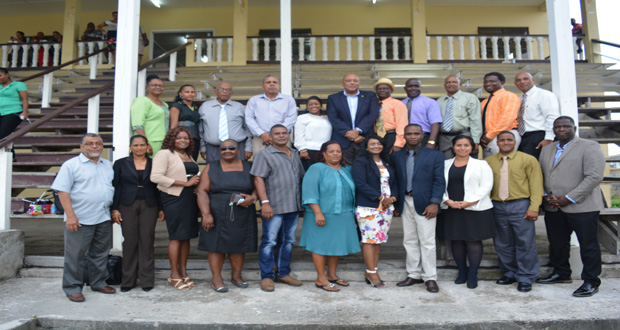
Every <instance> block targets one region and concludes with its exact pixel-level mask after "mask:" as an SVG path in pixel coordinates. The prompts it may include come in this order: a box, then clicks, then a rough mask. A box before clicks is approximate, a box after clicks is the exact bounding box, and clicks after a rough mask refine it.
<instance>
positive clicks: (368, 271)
mask: <svg viewBox="0 0 620 330" xmlns="http://www.w3.org/2000/svg"><path fill="white" fill-rule="evenodd" d="M376 273H377V271H376V270H369V269H366V274H376ZM364 278H365V279H366V284H368V285H372V286H373V287H375V288H377V289H385V288H387V285H386V284H385V282H383V281H381V279H379V282H377V283H372V281H371V280H370V279H369V278H368V277H366V276H364Z"/></svg>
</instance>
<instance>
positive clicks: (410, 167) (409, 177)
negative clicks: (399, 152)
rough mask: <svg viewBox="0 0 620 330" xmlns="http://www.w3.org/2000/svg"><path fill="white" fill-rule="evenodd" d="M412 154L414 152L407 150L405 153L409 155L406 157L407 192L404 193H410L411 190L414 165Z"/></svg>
mask: <svg viewBox="0 0 620 330" xmlns="http://www.w3.org/2000/svg"><path fill="white" fill-rule="evenodd" d="M414 152H415V151H414V150H409V151H408V152H407V153H408V154H409V155H408V156H407V191H406V192H410V191H412V190H413V167H414V165H415V163H414V158H413V153H414Z"/></svg>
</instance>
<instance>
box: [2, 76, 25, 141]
mask: <svg viewBox="0 0 620 330" xmlns="http://www.w3.org/2000/svg"><path fill="white" fill-rule="evenodd" d="M25 118H28V89H27V88H26V85H25V84H24V83H23V82H21V81H13V80H11V75H10V74H9V70H7V69H5V68H0V139H4V138H5V137H7V136H9V134H11V133H13V131H14V130H15V128H17V126H19V124H20V123H21V122H22V120H24V119H25Z"/></svg>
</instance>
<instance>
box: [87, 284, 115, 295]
mask: <svg viewBox="0 0 620 330" xmlns="http://www.w3.org/2000/svg"><path fill="white" fill-rule="evenodd" d="M93 291H97V292H101V293H105V294H113V293H116V289H115V288H113V287H111V286H109V285H106V286H104V287H103V288H101V289H93Z"/></svg>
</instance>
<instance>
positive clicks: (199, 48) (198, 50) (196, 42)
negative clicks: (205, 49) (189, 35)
mask: <svg viewBox="0 0 620 330" xmlns="http://www.w3.org/2000/svg"><path fill="white" fill-rule="evenodd" d="M194 48H195V50H194V54H195V55H196V57H195V58H194V62H196V63H201V62H202V39H200V38H198V39H196V40H194Z"/></svg>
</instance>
